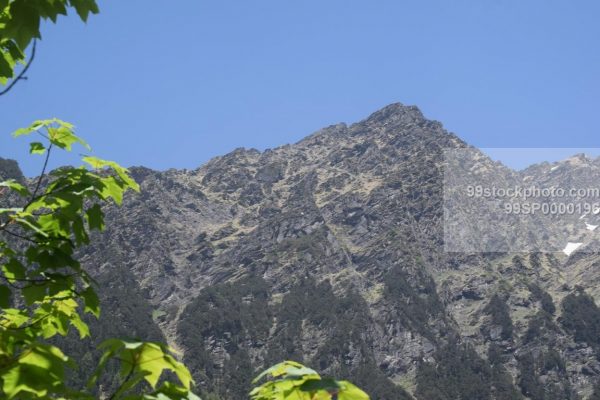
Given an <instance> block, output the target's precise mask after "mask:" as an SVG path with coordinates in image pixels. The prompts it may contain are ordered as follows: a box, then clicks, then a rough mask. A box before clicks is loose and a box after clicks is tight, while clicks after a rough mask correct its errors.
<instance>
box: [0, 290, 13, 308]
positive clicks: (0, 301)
mask: <svg viewBox="0 0 600 400" xmlns="http://www.w3.org/2000/svg"><path fill="white" fill-rule="evenodd" d="M10 294H11V292H10V289H9V288H8V287H6V286H4V285H0V308H8V307H10Z"/></svg>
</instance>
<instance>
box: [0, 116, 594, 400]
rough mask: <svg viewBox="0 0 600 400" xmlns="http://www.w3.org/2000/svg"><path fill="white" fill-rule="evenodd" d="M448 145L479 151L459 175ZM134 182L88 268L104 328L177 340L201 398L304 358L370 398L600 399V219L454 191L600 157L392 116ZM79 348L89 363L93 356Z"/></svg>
mask: <svg viewBox="0 0 600 400" xmlns="http://www.w3.org/2000/svg"><path fill="white" fill-rule="evenodd" d="M448 151H451V152H456V153H458V154H462V152H466V153H465V154H467V155H466V156H465V157H466V158H465V159H461V160H458V161H460V162H458V163H457V165H459V164H460V165H459V166H460V168H463V169H456V170H454V174H451V175H448V171H449V170H451V168H450V167H452V166H451V165H450V166H449V163H448ZM4 165H5V164H2V163H0V175H2V176H4V175H3V174H4V173H3V172H2V171H4ZM8 165H9V167H10V166H11V165H12V164H8ZM9 170H11V169H10V168H7V173H8V171H9ZM463 170H464V171H467V172H465V173H462V172H461V171H463ZM457 171H458V172H457ZM131 172H132V175H133V176H134V177H135V179H136V180H137V181H138V182H139V183H140V185H141V188H142V189H141V193H140V194H135V195H129V196H128V197H127V198H126V201H125V202H124V205H123V207H122V208H116V207H115V208H113V207H110V208H109V209H108V210H107V231H106V232H104V233H103V234H101V235H97V236H96V237H95V238H94V240H93V245H91V246H90V247H89V248H87V249H85V251H83V252H82V254H81V258H82V260H83V263H84V265H85V266H86V267H87V269H88V270H89V271H91V272H92V274H93V275H94V276H95V277H96V278H97V279H98V281H99V282H100V285H101V292H102V296H103V300H104V308H103V315H104V316H107V319H105V320H103V321H102V322H100V323H94V322H92V324H93V327H92V329H93V330H95V331H96V332H100V333H101V335H100V336H101V337H105V336H106V337H107V336H111V335H119V336H139V337H142V338H150V339H156V340H166V341H168V342H169V344H170V345H171V346H173V347H174V348H176V349H178V350H180V351H181V352H182V353H183V355H184V359H185V362H186V363H187V364H188V366H190V368H191V370H192V372H193V374H194V377H195V379H196V382H197V383H198V384H199V385H200V387H201V389H202V390H203V391H205V392H206V393H212V394H215V395H217V396H218V398H222V399H232V400H238V399H245V398H246V393H247V391H248V389H249V387H250V380H251V378H252V377H253V376H254V375H255V374H256V373H257V371H259V370H260V369H261V368H263V367H264V366H266V365H269V364H272V363H275V362H278V361H281V360H283V359H294V360H297V361H300V362H304V363H306V364H308V365H311V366H312V367H314V368H315V369H317V370H320V371H323V372H325V374H328V373H330V374H333V375H336V376H339V377H342V378H349V379H351V380H353V381H354V382H356V383H357V384H358V385H359V386H362V387H363V388H365V389H366V391H368V392H369V393H370V394H371V396H372V398H373V399H386V400H394V399H418V400H450V399H452V400H453V399H482V400H484V399H496V400H504V399H525V398H528V399H531V400H554V399H556V400H559V399H560V400H565V399H567V400H570V399H587V398H591V397H590V396H592V395H593V396H596V397H594V398H598V397H600V390H598V391H597V392H594V390H595V387H596V385H597V383H598V381H599V379H600V362H599V360H598V356H599V355H600V309H599V308H598V306H597V305H596V302H595V299H596V298H598V296H600V285H599V284H600V273H599V272H598V271H599V268H598V266H600V258H599V257H598V254H597V252H596V251H595V247H596V246H595V244H596V240H597V239H595V235H596V234H597V233H598V232H600V230H599V231H598V232H596V231H595V229H590V226H595V224H596V214H595V213H594V210H592V212H590V213H587V215H576V214H575V213H572V214H569V215H566V216H563V218H561V219H560V222H558V221H559V220H558V219H557V218H556V216H555V215H539V214H538V215H534V216H532V218H528V219H527V218H523V217H522V216H515V215H501V214H498V213H497V212H496V211H497V210H496V209H495V207H496V206H497V201H496V200H497V199H496V200H494V201H492V202H487V201H486V202H484V201H480V200H469V199H467V200H465V201H458V202H451V203H448V196H447V194H448V193H447V192H448V186H447V185H448V182H449V181H451V182H452V183H453V184H468V183H469V182H471V181H470V180H473V182H478V183H481V182H483V183H485V184H486V185H495V186H507V185H508V186H512V185H529V184H531V183H534V184H537V185H540V186H552V187H572V186H577V187H594V185H595V183H596V182H598V178H600V161H598V160H590V159H587V158H585V157H583V156H576V157H574V158H572V159H569V160H566V161H564V162H560V163H556V164H552V165H551V164H548V163H545V164H539V165H535V166H532V167H530V168H528V169H526V170H524V171H513V170H510V169H509V168H506V167H505V166H503V165H501V164H500V163H497V162H493V161H492V160H490V159H489V158H487V157H486V156H485V155H483V154H482V153H480V152H479V151H478V150H477V149H474V148H472V147H470V146H469V145H468V144H466V143H464V142H463V141H462V140H460V139H459V138H458V137H456V136H455V135H453V134H451V133H449V132H447V131H445V130H444V129H443V127H442V125H441V124H440V123H438V122H435V121H430V120H428V119H426V118H425V117H424V116H423V115H422V113H421V112H420V111H419V110H418V109H417V108H416V107H412V106H404V105H401V104H392V105H390V106H387V107H385V108H383V109H382V110H380V111H377V112H375V113H374V114H372V115H371V116H369V117H368V118H367V119H365V120H363V121H360V122H358V123H355V124H352V125H349V126H348V125H345V124H337V125H332V126H330V127H327V128H324V129H322V130H320V131H318V132H316V133H314V134H312V135H310V136H308V137H306V138H305V139H303V140H301V141H300V142H298V143H295V144H293V145H285V146H282V147H278V148H275V149H272V150H266V151H263V152H260V151H258V150H254V149H241V148H240V149H236V150H234V151H233V152H231V153H229V154H227V155H224V156H222V157H217V158H215V159H213V160H211V161H209V162H208V163H206V164H205V165H203V166H202V167H200V168H198V169H196V170H191V171H190V170H168V171H165V172H159V171H153V170H150V169H147V168H143V167H136V168H132V169H131ZM11 173H12V174H13V175H11V176H15V172H14V171H13V172H11ZM552 201H554V200H552V199H548V198H544V199H543V202H545V203H548V202H552ZM578 201H579V200H578ZM449 210H450V211H451V212H452V213H453V214H452V215H454V217H455V219H450V220H448V215H447V213H448V211H449ZM599 225H600V224H599ZM448 232H450V233H451V235H449V234H448ZM507 235H508V236H507ZM453 240H454V241H455V242H456V244H457V245H461V244H462V243H467V244H473V245H474V246H481V248H472V249H471V250H473V251H462V250H461V249H459V250H461V251H448V250H449V249H448V247H447V245H448V243H449V242H450V243H452V241H453ZM569 243H571V244H572V245H571V247H570V248H569V249H568V250H569V251H567V252H564V251H561V250H562V249H563V248H564V249H567V247H568V246H569ZM486 244H490V245H489V247H486ZM573 244H577V245H578V246H576V248H573V247H575V246H574V245H573ZM445 245H446V247H445ZM544 245H547V246H544ZM450 250H456V249H450ZM467 250H469V249H467ZM519 250H523V251H519ZM550 250H551V251H550ZM566 253H569V254H568V255H567V254H566ZM69 346H70V347H71V350H72V352H74V353H75V354H78V355H79V358H81V359H84V360H86V361H85V362H89V363H90V365H91V360H92V359H93V357H94V356H92V355H91V353H90V352H89V349H90V348H91V347H92V344H89V343H83V342H78V341H76V340H71V341H70V344H69ZM86 365H87V364H86ZM74 379H77V377H75V378H74ZM105 384H106V385H110V384H111V382H105Z"/></svg>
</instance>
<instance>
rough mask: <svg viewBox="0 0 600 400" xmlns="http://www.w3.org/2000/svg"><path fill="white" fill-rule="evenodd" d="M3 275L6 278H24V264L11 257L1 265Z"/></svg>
mask: <svg viewBox="0 0 600 400" xmlns="http://www.w3.org/2000/svg"><path fill="white" fill-rule="evenodd" d="M1 269H2V273H3V274H4V277H5V278H6V279H8V280H19V279H25V266H24V265H23V264H21V262H20V261H19V260H17V259H16V258H11V259H10V260H8V262H6V263H5V264H4V265H2V267H1Z"/></svg>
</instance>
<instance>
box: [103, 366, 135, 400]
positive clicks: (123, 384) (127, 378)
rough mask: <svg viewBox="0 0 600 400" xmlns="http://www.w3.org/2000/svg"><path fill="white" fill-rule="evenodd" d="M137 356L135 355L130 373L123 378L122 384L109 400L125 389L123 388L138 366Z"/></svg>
mask: <svg viewBox="0 0 600 400" xmlns="http://www.w3.org/2000/svg"><path fill="white" fill-rule="evenodd" d="M137 362H138V359H137V356H135V359H134V362H133V363H131V369H130V370H129V373H128V374H127V376H126V377H125V379H124V380H123V382H121V384H120V385H119V387H118V388H117V390H115V392H114V393H113V394H112V395H111V396H110V397H109V398H108V400H113V399H114V398H115V397H116V396H117V394H119V392H121V390H123V388H124V387H125V384H126V383H127V382H128V381H129V380H130V379H131V377H132V376H133V371H135V367H136V366H137Z"/></svg>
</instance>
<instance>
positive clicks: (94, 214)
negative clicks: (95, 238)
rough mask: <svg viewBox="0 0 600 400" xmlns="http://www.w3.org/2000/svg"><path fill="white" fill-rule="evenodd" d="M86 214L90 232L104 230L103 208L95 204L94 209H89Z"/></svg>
mask: <svg viewBox="0 0 600 400" xmlns="http://www.w3.org/2000/svg"><path fill="white" fill-rule="evenodd" d="M85 214H86V216H87V221H88V226H89V228H90V230H92V229H97V230H99V231H101V230H104V213H103V212H102V208H100V205H99V204H94V205H93V206H92V207H90V208H88V209H87V210H86V212H85Z"/></svg>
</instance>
